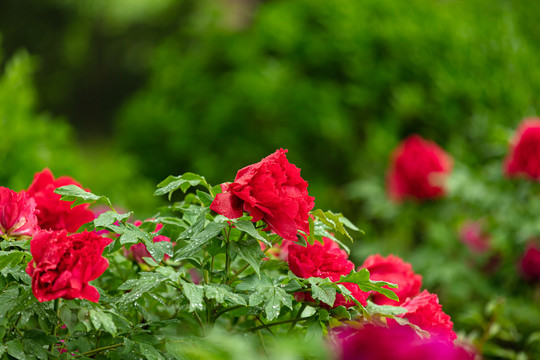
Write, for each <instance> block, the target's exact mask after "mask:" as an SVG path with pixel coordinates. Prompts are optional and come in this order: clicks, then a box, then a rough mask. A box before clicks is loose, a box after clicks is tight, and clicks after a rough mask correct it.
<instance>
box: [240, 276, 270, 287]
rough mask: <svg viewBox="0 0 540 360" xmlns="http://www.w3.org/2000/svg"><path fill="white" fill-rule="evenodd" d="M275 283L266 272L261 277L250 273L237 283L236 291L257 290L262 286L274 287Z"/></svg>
mask: <svg viewBox="0 0 540 360" xmlns="http://www.w3.org/2000/svg"><path fill="white" fill-rule="evenodd" d="M272 286H274V283H273V282H272V279H270V278H269V277H268V275H266V274H262V275H261V276H260V277H258V276H257V275H255V274H253V275H249V276H246V277H243V278H241V281H240V283H239V284H238V285H236V291H256V290H258V289H260V288H265V287H272Z"/></svg>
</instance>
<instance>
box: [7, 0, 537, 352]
mask: <svg viewBox="0 0 540 360" xmlns="http://www.w3.org/2000/svg"><path fill="white" fill-rule="evenodd" d="M539 11H540V3H536V2H530V1H523V0H515V1H508V0H507V1H502V0H490V1H487V0H475V1H458V0H454V1H451V0H445V1H442V0H441V1H434V0H431V1H430V0H410V1H402V0H385V1H380V0H362V1H346V0H334V1H324V0H296V1H285V0H283V1H281V0H272V1H256V0H212V1H210V0H208V1H200V0H199V1H195V0H191V1H188V0H183V1H173V0H95V1H68V0H39V1H38V0H27V1H24V2H21V1H17V0H3V1H1V2H0V34H1V39H2V40H1V47H0V49H1V51H0V131H1V134H2V140H1V142H0V149H1V151H0V156H1V158H2V167H1V169H0V181H1V182H2V184H3V185H5V186H9V187H12V188H14V189H16V190H19V189H22V188H26V187H27V186H28V185H29V183H30V182H31V180H32V176H33V174H34V173H35V172H36V171H39V170H41V169H42V168H43V167H45V166H47V167H49V168H51V170H52V171H53V172H54V173H55V174H56V175H71V176H73V177H75V178H76V179H77V180H78V181H80V182H81V183H82V184H83V185H84V186H85V187H87V188H90V189H91V190H93V191H94V192H95V193H99V194H107V195H108V196H109V197H110V198H111V199H113V200H114V201H115V202H116V203H117V204H118V206H120V207H123V208H126V209H134V210H135V211H136V214H137V216H138V217H140V218H144V217H146V216H150V215H151V214H152V213H153V211H154V209H155V206H156V205H157V204H158V203H159V201H160V200H161V199H156V198H154V197H153V196H152V192H153V189H154V187H155V184H156V183H158V182H159V181H161V180H162V179H164V178H165V177H166V176H167V175H170V174H173V175H178V174H181V173H183V172H186V171H192V172H196V173H200V174H202V175H204V176H206V177H207V179H208V180H209V182H211V183H213V184H217V183H221V182H224V181H232V180H233V179H234V176H235V173H236V171H237V170H238V169H240V168H241V167H243V166H246V165H248V164H251V163H254V162H257V161H259V160H260V159H261V158H262V157H264V156H266V155H268V154H270V153H272V152H274V151H275V149H277V148H280V147H283V148H287V149H289V154H288V157H289V159H290V161H291V162H292V163H294V164H296V165H298V166H299V167H300V168H301V169H302V176H303V177H304V178H305V179H306V180H307V181H308V182H309V184H310V187H309V191H310V194H311V195H313V196H315V198H316V207H318V208H322V209H330V210H333V211H337V212H343V213H344V214H345V215H346V216H347V217H349V218H350V219H351V220H353V221H354V222H355V223H356V224H357V225H358V226H359V227H360V228H362V229H364V230H365V231H366V234H365V235H364V236H360V235H359V236H358V240H357V242H356V243H355V245H354V246H353V250H352V257H353V259H354V260H355V262H356V263H357V264H360V263H361V262H362V261H363V259H364V258H365V256H367V255H369V254H372V253H375V252H381V253H383V254H389V253H395V254H397V255H400V256H402V257H403V258H404V259H405V260H406V261H409V262H412V263H413V265H414V268H415V270H416V271H417V272H419V273H421V274H422V275H423V277H424V287H426V288H428V289H429V290H430V291H432V292H437V293H438V294H439V296H440V298H441V302H442V303H443V304H444V309H445V311H447V312H448V313H450V314H451V315H452V318H453V320H454V321H455V322H456V328H457V330H462V331H463V333H464V334H465V333H466V334H467V335H468V336H469V337H470V338H471V339H473V340H475V341H476V342H477V344H480V342H481V341H483V342H482V343H481V345H479V346H480V347H483V349H482V351H483V352H484V353H485V354H486V356H488V358H494V359H499V358H508V359H513V358H515V359H523V358H524V357H523V356H529V357H530V358H531V359H532V358H534V356H536V355H535V354H538V352H540V350H539V346H538V341H537V340H538V339H540V334H539V333H535V331H537V330H539V329H540V310H539V307H538V303H539V302H540V290H538V288H537V286H538V285H537V284H531V283H527V282H525V281H524V280H522V279H521V277H520V276H519V271H518V270H517V265H516V264H517V262H518V260H519V257H520V256H521V252H522V251H523V249H524V247H525V244H526V243H527V242H528V241H529V240H530V239H531V238H534V237H540V226H539V225H538V224H537V214H538V211H537V210H540V203H539V202H538V201H537V200H536V199H537V198H538V196H537V195H538V194H539V193H540V189H539V188H538V187H537V186H536V184H530V183H528V182H526V181H516V182H509V181H507V180H505V179H504V178H503V177H502V172H501V161H502V159H503V158H504V156H505V154H506V153H507V148H508V142H509V139H510V138H511V135H512V133H513V131H514V129H515V128H516V126H517V124H519V122H520V121H521V119H522V118H524V117H527V116H535V115H537V113H538V110H537V108H538V105H539V98H538V96H537V95H538V94H539V93H540V66H538V65H539V64H538V63H539V61H540V25H538V21H537V16H536V15H537V14H538V13H539ZM412 133H418V134H421V135H422V136H424V137H425V138H428V139H431V140H433V141H435V142H437V143H438V144H439V145H440V146H441V147H442V148H444V149H445V150H446V151H447V152H448V153H449V154H451V155H452V156H453V158H454V161H455V171H454V174H453V176H452V179H451V183H450V190H451V191H450V195H449V196H448V198H446V199H442V200H440V201H436V202H428V203H426V204H417V203H405V204H394V203H391V202H390V201H389V200H388V199H387V198H386V194H385V184H384V181H385V172H386V169H387V166H388V165H387V164H388V160H389V156H390V153H391V151H392V149H393V148H394V147H395V146H396V145H397V144H398V142H399V141H400V140H401V139H403V138H404V137H406V136H407V135H409V134H412ZM478 219H482V221H483V222H484V224H485V226H486V231H488V232H489V233H490V234H491V236H492V247H491V250H490V251H489V252H488V253H485V254H473V253H471V252H470V251H469V250H468V249H467V248H466V247H465V246H464V245H463V244H462V243H461V242H460V241H459V236H458V233H459V229H460V227H461V225H462V224H463V223H464V222H465V221H467V220H478ZM486 304H487V305H488V306H487V308H486ZM493 324H498V325H500V326H499V328H498V329H496V331H495V330H493V329H492V328H491V326H493ZM490 331H491V333H490ZM486 333H487V334H489V335H486V336H485V337H484V334H486ZM535 334H536V335H535ZM535 336H536V337H537V338H538V339H537V340H534V337H535ZM531 337H532V338H533V340H530V339H531ZM486 349H487V350H486ZM537 351H538V352H537ZM523 354H524V355H523ZM519 356H522V357H521V358H520V357H519ZM539 356H540V355H539ZM525 359H527V357H525Z"/></svg>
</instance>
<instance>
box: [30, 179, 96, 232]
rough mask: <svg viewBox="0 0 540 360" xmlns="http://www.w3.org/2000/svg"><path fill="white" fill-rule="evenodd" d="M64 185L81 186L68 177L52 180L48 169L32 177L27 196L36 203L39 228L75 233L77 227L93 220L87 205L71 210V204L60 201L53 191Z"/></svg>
mask: <svg viewBox="0 0 540 360" xmlns="http://www.w3.org/2000/svg"><path fill="white" fill-rule="evenodd" d="M65 185H77V186H78V187H80V188H82V186H81V185H80V184H79V183H78V182H76V181H75V180H73V179H72V178H70V177H68V176H61V177H59V178H58V179H56V180H55V179H54V177H53V174H52V173H51V171H50V170H49V169H44V170H43V171H42V172H40V173H36V174H35V175H34V181H33V182H32V184H30V187H29V188H28V195H29V196H31V197H32V198H34V200H35V201H36V209H37V210H38V213H37V218H38V222H39V226H40V227H41V228H42V229H46V230H64V229H65V230H67V231H68V232H75V231H77V230H78V229H79V227H80V226H81V225H83V224H85V223H87V222H89V221H92V220H94V214H93V213H92V211H90V210H88V204H81V205H77V206H75V207H74V208H71V204H73V202H70V201H63V200H60V198H61V196H60V195H58V194H56V193H55V192H54V190H56V189H57V188H59V187H61V186H65Z"/></svg>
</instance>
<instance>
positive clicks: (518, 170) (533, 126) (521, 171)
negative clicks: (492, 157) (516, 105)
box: [504, 118, 540, 181]
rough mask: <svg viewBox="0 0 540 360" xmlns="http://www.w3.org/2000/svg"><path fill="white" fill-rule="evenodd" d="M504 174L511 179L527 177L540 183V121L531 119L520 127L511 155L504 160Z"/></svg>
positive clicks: (511, 146) (513, 141)
mask: <svg viewBox="0 0 540 360" xmlns="http://www.w3.org/2000/svg"><path fill="white" fill-rule="evenodd" d="M504 173H505V174H506V175H507V176H509V177H519V176H523V177H527V178H529V179H531V180H535V181H540V119H539V118H529V119H525V120H523V122H522V123H521V124H520V125H519V128H518V129H517V131H516V133H515V135H514V138H513V139H512V143H511V145H510V153H509V154H508V155H507V157H506V159H505V160H504Z"/></svg>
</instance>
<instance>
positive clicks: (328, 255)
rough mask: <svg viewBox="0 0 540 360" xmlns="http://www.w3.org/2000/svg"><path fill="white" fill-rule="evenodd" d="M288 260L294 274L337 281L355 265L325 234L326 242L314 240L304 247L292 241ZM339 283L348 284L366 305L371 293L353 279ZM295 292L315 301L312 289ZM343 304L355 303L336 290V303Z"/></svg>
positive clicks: (355, 296)
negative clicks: (361, 287) (363, 289)
mask: <svg viewBox="0 0 540 360" xmlns="http://www.w3.org/2000/svg"><path fill="white" fill-rule="evenodd" d="M287 262H288V264H289V269H290V270H291V271H292V272H293V274H295V275H296V276H298V277H301V278H304V279H307V278H310V277H319V278H323V279H324V278H328V279H330V280H331V281H333V282H336V281H339V279H340V278H341V276H342V275H343V276H346V275H349V273H350V272H351V271H352V270H353V269H354V264H353V263H352V262H351V261H349V260H348V256H347V253H346V252H345V251H343V250H342V249H340V248H339V246H338V244H336V243H335V242H334V241H332V240H331V239H328V238H323V244H321V243H320V242H318V241H315V242H314V243H313V245H310V244H308V245H307V246H305V247H304V246H301V245H298V244H294V243H291V244H289V246H288V256H287ZM340 284H342V285H343V286H345V287H346V288H347V289H348V290H349V291H350V292H351V293H352V296H353V297H354V298H355V299H356V300H358V301H359V302H360V303H361V304H362V305H367V297H368V296H369V293H367V292H363V291H361V290H360V288H359V287H358V285H357V284H354V283H340ZM295 296H296V299H297V300H298V301H309V302H312V301H314V300H313V298H312V297H311V295H310V294H309V293H303V292H300V293H297V294H295ZM340 305H342V306H346V307H350V306H354V305H356V304H355V302H354V301H351V300H347V299H346V298H345V297H344V296H343V295H341V294H337V295H336V301H335V302H334V307H337V306H340Z"/></svg>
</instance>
